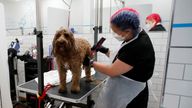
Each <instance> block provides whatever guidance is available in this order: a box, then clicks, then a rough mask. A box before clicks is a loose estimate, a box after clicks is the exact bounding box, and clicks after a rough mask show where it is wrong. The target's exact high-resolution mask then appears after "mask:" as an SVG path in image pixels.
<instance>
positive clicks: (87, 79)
mask: <svg viewBox="0 0 192 108" xmlns="http://www.w3.org/2000/svg"><path fill="white" fill-rule="evenodd" d="M85 81H86V82H93V78H92V77H89V78H86V80H85Z"/></svg>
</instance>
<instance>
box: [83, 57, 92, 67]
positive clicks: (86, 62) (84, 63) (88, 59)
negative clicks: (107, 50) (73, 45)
mask: <svg viewBox="0 0 192 108" xmlns="http://www.w3.org/2000/svg"><path fill="white" fill-rule="evenodd" d="M93 61H94V60H93V59H90V58H89V56H86V57H85V58H84V61H83V65H84V66H92V64H93Z"/></svg>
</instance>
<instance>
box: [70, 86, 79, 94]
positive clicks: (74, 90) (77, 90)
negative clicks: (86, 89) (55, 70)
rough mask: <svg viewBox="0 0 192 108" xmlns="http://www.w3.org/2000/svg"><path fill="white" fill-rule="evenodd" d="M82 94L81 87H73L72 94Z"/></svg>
mask: <svg viewBox="0 0 192 108" xmlns="http://www.w3.org/2000/svg"><path fill="white" fill-rule="evenodd" d="M79 92H80V87H79V86H78V87H71V93H79Z"/></svg>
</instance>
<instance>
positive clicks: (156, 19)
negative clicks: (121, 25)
mask: <svg viewBox="0 0 192 108" xmlns="http://www.w3.org/2000/svg"><path fill="white" fill-rule="evenodd" d="M145 23H146V29H147V30H148V31H166V29H165V28H164V27H163V25H162V24H161V17H160V15H159V14H157V13H152V14H150V15H148V16H147V17H146V22H145Z"/></svg>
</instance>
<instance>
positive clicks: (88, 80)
mask: <svg viewBox="0 0 192 108" xmlns="http://www.w3.org/2000/svg"><path fill="white" fill-rule="evenodd" d="M84 69H85V75H86V81H87V82H91V81H93V79H92V77H91V68H90V67H89V66H84Z"/></svg>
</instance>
